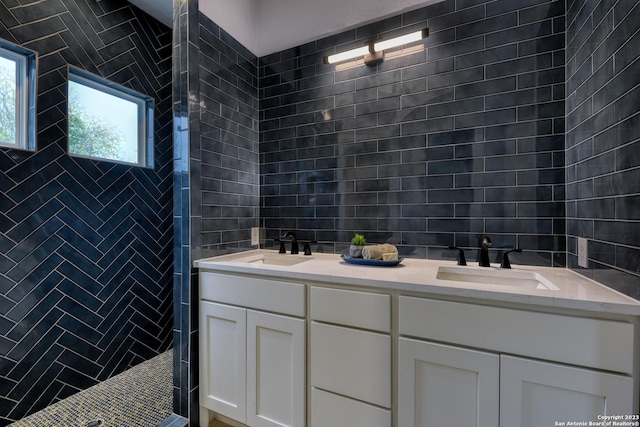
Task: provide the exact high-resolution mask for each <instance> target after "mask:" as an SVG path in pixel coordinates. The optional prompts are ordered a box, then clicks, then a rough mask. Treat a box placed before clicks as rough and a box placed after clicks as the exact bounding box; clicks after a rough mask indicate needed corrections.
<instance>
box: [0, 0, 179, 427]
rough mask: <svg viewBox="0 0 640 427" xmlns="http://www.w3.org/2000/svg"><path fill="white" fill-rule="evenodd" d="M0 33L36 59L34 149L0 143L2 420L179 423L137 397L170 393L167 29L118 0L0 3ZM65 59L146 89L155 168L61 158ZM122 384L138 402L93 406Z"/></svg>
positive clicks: (93, 425)
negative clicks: (122, 414) (121, 413)
mask: <svg viewBox="0 0 640 427" xmlns="http://www.w3.org/2000/svg"><path fill="white" fill-rule="evenodd" d="M0 39H2V40H4V41H5V42H8V43H11V44H13V45H17V46H20V47H21V48H24V49H28V50H30V51H33V52H35V54H36V56H37V65H36V70H35V77H36V79H37V94H36V102H35V108H36V110H35V113H36V124H35V141H36V147H35V150H20V149H12V148H0V427H4V426H8V425H14V424H15V426H16V427H21V426H22V427H28V426H30V425H68V426H74V427H76V426H77V427H100V426H103V427H107V426H109V425H127V426H129V427H131V426H136V425H147V426H149V425H154V426H155V425H159V424H160V423H159V422H158V421H163V420H164V422H165V424H164V425H167V426H168V425H171V426H173V425H178V424H170V423H171V422H172V420H171V416H170V415H169V414H170V413H171V412H167V413H163V412H162V411H163V410H164V409H154V408H150V406H149V405H145V404H144V401H145V400H144V398H145V396H146V394H149V395H150V396H152V397H153V396H155V395H154V393H157V394H160V395H162V396H163V398H162V399H154V400H162V402H166V403H163V405H164V406H163V407H166V408H168V409H167V411H171V410H172V408H173V395H174V390H173V384H172V382H173V373H172V371H173V357H172V356H173V350H172V345H173V338H174V337H173V308H174V307H173V252H174V251H173V200H172V199H173V139H172V135H173V125H172V123H173V120H172V119H173V117H172V47H171V44H172V32H171V29H170V28H168V27H166V26H165V25H163V24H161V23H159V22H158V21H156V20H155V19H153V18H151V17H150V16H148V15H147V14H145V13H143V12H142V11H140V10H139V9H137V8H135V7H133V6H132V5H131V4H130V3H128V2H127V1H124V0H47V1H20V2H16V1H15V0H0ZM69 67H74V68H75V69H80V70H82V71H86V72H88V73H91V74H94V75H96V76H99V77H101V78H104V79H107V80H109V81H112V82H115V83H117V84H119V85H122V86H125V87H127V88H130V89H133V90H135V91H137V92H141V93H144V94H146V95H147V96H149V97H151V98H153V100H154V110H153V120H154V121H153V125H154V126H153V127H154V129H153V137H154V138H153V140H154V141H153V151H154V154H155V155H154V164H153V165H151V167H139V166H132V165H130V164H123V163H114V162H108V161H97V160H91V159H87V158H82V157H72V156H69V154H68V152H67V146H68V138H67V134H68V128H69V123H68V122H69V120H68V96H67V93H68V92H67V86H68V69H69ZM131 375H136V376H135V377H130V376H131ZM136 378H137V379H136ZM141 378H142V379H145V381H151V380H153V381H155V382H154V383H153V384H152V383H148V382H144V381H142V382H141V381H138V379H141ZM113 380H116V383H114V382H113ZM118 381H119V382H118ZM122 384H126V387H125V388H124V389H121V390H120V394H121V395H127V394H128V395H129V397H133V398H134V400H135V401H136V402H137V403H135V404H126V405H125V406H122V408H121V409H118V406H117V405H109V406H108V408H109V409H107V410H101V409H100V405H101V404H105V403H107V402H111V401H110V399H111V397H110V396H111V395H110V394H111V393H112V392H113V390H118V388H119V387H121V385H122ZM138 386H139V387H140V389H139V390H143V391H144V393H143V391H140V392H136V389H135V387H138ZM87 392H89V393H91V392H93V393H98V394H86V393H87ZM72 396H73V397H72ZM70 397H72V399H76V400H71V401H69V400H66V399H67V398H70ZM156 397H157V396H156ZM70 402H71V408H72V409H73V410H75V411H76V412H74V411H73V410H72V411H68V412H66V415H64V416H66V417H71V418H64V419H61V418H55V417H60V416H62V415H59V414H57V415H56V413H54V414H53V415H52V412H51V411H52V409H54V410H55V409H59V408H60V407H62V405H64V404H69V403H70ZM86 402H90V404H91V405H94V406H92V407H96V408H98V409H96V410H95V411H94V412H92V411H88V412H87V411H84V412H83V411H82V410H81V409H82V408H84V407H85V406H83V405H85V403H86ZM45 408H46V409H47V410H49V411H50V412H49V414H48V415H47V416H53V417H54V418H48V420H49V421H43V419H39V418H37V417H38V416H44V415H42V414H44V412H42V410H43V409H45ZM118 410H126V411H127V412H129V414H143V413H144V411H153V412H154V413H153V414H152V415H150V416H151V421H149V422H148V423H146V424H136V423H134V422H131V423H129V422H125V423H124V424H122V423H120V424H118V423H117V422H116V423H115V424H114V423H111V424H110V419H111V418H110V417H113V416H114V412H117V411H118ZM135 411H138V412H135ZM54 412H55V411H54ZM145 416H146V415H145ZM34 417H35V418H34ZM135 417H136V418H139V419H142V418H143V417H142V416H140V417H138V415H135ZM34 420H35V421H34ZM38 420H39V421H38ZM52 420H55V421H52ZM30 422H36V424H30ZM140 422H141V423H142V421H140ZM160 425H163V424H160Z"/></svg>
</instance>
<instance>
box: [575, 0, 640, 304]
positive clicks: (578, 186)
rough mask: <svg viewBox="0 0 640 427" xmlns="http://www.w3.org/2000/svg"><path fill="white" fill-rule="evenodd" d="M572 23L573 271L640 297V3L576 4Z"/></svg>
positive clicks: (584, 2) (581, 1)
mask: <svg viewBox="0 0 640 427" xmlns="http://www.w3.org/2000/svg"><path fill="white" fill-rule="evenodd" d="M567 18H568V19H567V66H566V75H567V88H568V90H567V123H566V127H567V139H566V151H567V156H566V157H567V178H568V179H567V188H566V189H567V193H566V198H567V207H568V208H567V238H568V248H567V249H568V253H567V256H568V263H569V267H571V268H573V269H575V270H576V271H577V272H579V273H582V274H584V275H586V276H588V277H592V278H594V279H596V280H598V281H600V282H602V283H605V284H607V285H609V286H611V287H613V288H614V289H618V290H620V291H622V292H624V293H626V294H628V295H631V296H634V297H635V298H638V299H640V243H639V241H640V239H639V238H640V222H639V220H640V217H639V216H638V212H640V206H639V205H638V198H639V197H640V185H639V184H638V182H640V162H639V161H638V159H639V158H640V154H639V153H640V132H638V130H639V129H640V126H638V120H639V118H640V115H638V103H637V99H638V98H637V97H638V93H637V92H638V91H637V87H636V86H637V85H638V83H640V80H638V77H639V76H640V57H638V54H637V52H638V50H639V49H640V37H638V34H640V4H638V3H637V2H627V1H618V2H609V1H596V2H591V1H584V0H577V1H575V2H571V3H570V4H569V9H568V10H567ZM623 45H624V46H623ZM629 52H633V53H632V54H629ZM578 237H585V238H588V239H589V242H588V252H589V266H588V268H586V269H585V268H582V267H579V266H578V262H577V252H576V250H577V249H576V248H577V244H576V241H577V238H578Z"/></svg>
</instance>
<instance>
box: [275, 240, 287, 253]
mask: <svg viewBox="0 0 640 427" xmlns="http://www.w3.org/2000/svg"><path fill="white" fill-rule="evenodd" d="M275 241H276V242H280V250H279V251H278V253H279V254H286V253H287V249H286V248H285V247H284V240H282V239H276V240H275Z"/></svg>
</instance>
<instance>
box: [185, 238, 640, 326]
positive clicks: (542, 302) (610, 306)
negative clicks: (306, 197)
mask: <svg viewBox="0 0 640 427" xmlns="http://www.w3.org/2000/svg"><path fill="white" fill-rule="evenodd" d="M262 254H266V255H269V256H270V257H282V259H283V260H285V261H289V260H292V259H300V258H301V259H304V262H300V263H298V264H295V265H291V266H278V265H269V264H255V263H248V262H245V261H242V260H243V259H247V258H248V257H255V256H256V255H258V256H259V255H262ZM455 265H456V263H455V262H454V261H444V260H421V259H410V258H405V259H404V260H402V262H401V263H400V264H399V265H397V266H393V267H388V266H384V267H379V266H364V265H353V264H348V263H346V262H344V261H343V260H342V258H341V257H340V255H334V254H322V253H319V254H313V255H311V256H305V255H290V254H278V253H277V251H273V250H252V251H246V252H240V253H235V254H229V255H221V256H218V257H213V258H207V259H201V260H197V261H194V266H195V267H196V268H201V269H207V270H216V271H220V272H233V273H243V274H256V275H262V276H267V277H274V278H282V279H293V280H299V281H310V280H311V281H318V282H325V283H332V284H344V285H350V286H367V287H373V288H382V289H389V290H397V291H411V292H421V293H425V294H431V295H441V296H449V297H457V298H479V299H483V300H492V301H502V302H510V303H519V304H531V305H537V306H546V307H557V308H567V309H576V310H587V311H594V312H602V313H616V314H625V315H634V316H640V301H638V300H635V299H633V298H631V297H628V296H626V295H624V294H622V293H620V292H617V291H615V290H613V289H611V288H609V287H606V286H604V285H602V284H600V283H598V282H595V281H593V280H591V279H589V278H587V277H585V276H582V275H580V274H577V273H575V272H573V271H571V270H568V269H565V268H551V267H536V266H526V265H515V264H512V269H513V271H531V272H536V273H538V274H540V275H542V276H543V277H544V278H546V279H547V280H549V281H550V282H552V283H553V284H554V285H555V286H557V287H558V288H559V289H558V290H548V289H533V288H524V287H519V286H516V285H514V286H510V285H490V284H481V283H468V282H460V281H455V280H441V279H438V278H436V275H437V273H438V268H439V267H441V266H455ZM496 267H497V265H496ZM461 268H468V269H470V270H469V271H472V269H475V268H481V267H477V266H473V265H472V263H470V264H469V266H467V267H461ZM482 268H483V269H486V267H482ZM491 268H493V267H491Z"/></svg>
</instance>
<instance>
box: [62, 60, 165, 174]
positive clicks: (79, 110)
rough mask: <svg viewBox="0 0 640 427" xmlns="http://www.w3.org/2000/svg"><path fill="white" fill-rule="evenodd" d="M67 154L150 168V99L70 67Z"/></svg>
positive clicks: (151, 140)
mask: <svg viewBox="0 0 640 427" xmlns="http://www.w3.org/2000/svg"><path fill="white" fill-rule="evenodd" d="M68 92H69V93H68V108H69V110H68V111H69V154H71V155H74V156H80V157H89V158H95V159H101V160H109V161H114V162H120V163H130V164H134V165H139V166H145V167H153V99H152V98H150V97H148V96H146V95H143V94H141V93H138V92H136V91H134V90H131V89H127V88H125V87H123V86H120V85H117V84H115V83H112V82H110V81H108V80H105V79H103V78H101V77H98V76H96V75H93V74H91V73H88V72H86V71H83V70H80V69H78V68H74V67H69V91H68Z"/></svg>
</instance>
